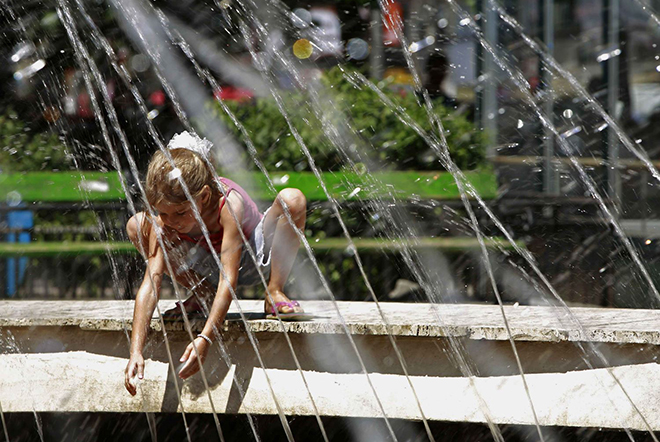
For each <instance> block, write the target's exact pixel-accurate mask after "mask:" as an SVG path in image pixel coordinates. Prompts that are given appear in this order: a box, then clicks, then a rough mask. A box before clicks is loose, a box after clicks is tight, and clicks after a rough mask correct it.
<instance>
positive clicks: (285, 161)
mask: <svg viewBox="0 0 660 442" xmlns="http://www.w3.org/2000/svg"><path fill="white" fill-rule="evenodd" d="M323 82H324V84H325V85H326V87H327V88H328V90H331V91H332V93H333V96H332V99H333V101H334V103H335V104H336V106H337V107H338V110H339V111H340V112H339V113H336V114H335V115H339V116H340V117H336V116H335V115H333V116H331V115H324V118H341V119H343V120H344V121H346V122H347V123H348V124H350V126H351V127H352V128H353V130H354V131H355V132H356V133H357V134H359V135H358V136H359V137H360V139H361V142H362V143H361V144H362V145H363V146H366V147H367V150H368V152H367V154H368V155H369V157H370V159H371V160H372V161H377V162H378V163H380V165H381V168H384V169H398V170H403V169H408V170H441V169H442V167H441V165H440V164H439V162H438V159H437V155H436V154H435V153H434V152H433V150H432V149H431V147H430V146H428V145H427V143H426V142H425V141H424V140H423V139H422V137H420V136H419V135H418V134H417V133H416V132H415V130H414V129H413V128H412V127H410V126H408V125H406V124H404V123H402V122H401V121H399V118H398V117H397V114H396V112H395V110H394V109H391V108H389V107H387V106H386V105H384V104H383V102H382V101H381V98H380V97H379V96H378V94H377V93H376V92H374V91H372V90H371V89H369V88H366V87H362V88H358V87H356V86H355V85H354V84H352V83H351V82H349V81H347V80H346V79H345V78H344V75H343V72H342V71H341V70H340V69H339V68H335V69H332V70H330V71H329V72H327V73H326V74H325V76H324V78H323ZM380 86H385V87H383V89H384V91H385V95H386V96H387V97H388V98H389V99H390V100H392V101H393V102H394V103H395V105H396V106H400V107H402V108H403V109H404V110H405V112H406V113H407V114H408V115H409V116H410V117H411V118H412V120H414V121H415V122H416V123H417V124H418V125H419V126H421V127H422V128H423V129H424V130H425V131H426V132H428V133H432V130H431V123H430V121H429V118H428V115H427V112H426V109H425V108H424V107H423V106H421V105H420V103H419V102H418V100H417V98H416V96H415V94H414V93H412V92H408V93H406V94H397V93H395V92H393V91H390V90H388V88H387V84H383V85H380ZM284 100H285V101H284V103H283V106H284V109H285V110H286V112H287V113H288V114H289V116H290V121H291V122H292V124H293V126H294V127H295V128H296V130H297V131H298V132H299V133H300V135H301V137H302V138H303V140H304V141H305V144H306V146H307V147H308V148H309V150H310V152H311V154H312V156H313V158H314V160H315V162H316V164H317V165H318V166H319V167H320V168H321V169H322V170H331V171H332V170H339V169H341V167H342V160H341V158H342V157H341V155H340V153H339V152H337V150H336V148H335V146H333V144H332V143H331V142H330V140H329V139H328V138H327V137H326V136H325V134H324V131H323V129H322V127H323V125H322V123H321V121H319V119H318V118H316V117H315V115H314V112H313V110H312V108H311V106H310V100H309V99H308V98H306V97H303V96H302V94H300V93H292V94H290V95H288V96H287V97H286V98H285V99H284ZM227 106H228V107H229V108H230V110H231V111H232V113H234V114H235V115H236V117H237V118H238V120H239V121H240V122H241V124H243V125H244V126H245V128H246V130H247V132H248V134H249V136H250V139H251V140H252V142H253V143H254V145H255V148H256V149H257V152H258V156H259V159H260V160H261V161H262V162H263V163H264V164H265V165H266V167H268V168H271V169H280V170H298V171H301V170H309V165H308V164H307V161H305V157H304V156H303V154H302V152H301V148H300V145H299V144H298V142H297V140H296V139H295V138H294V136H293V135H292V133H291V131H290V129H289V126H288V124H287V121H286V119H285V118H284V116H283V115H282V113H281V112H280V110H279V108H278V106H277V104H276V102H275V100H273V99H270V98H260V99H256V100H254V101H253V102H250V103H243V104H238V103H234V102H227ZM218 107H220V105H218ZM434 111H435V113H436V114H437V116H438V117H439V118H440V120H441V121H442V124H443V126H444V129H445V136H446V138H447V143H448V145H449V149H450V153H451V156H452V158H453V160H454V161H455V162H456V164H457V165H458V167H460V168H461V169H474V168H477V167H479V166H481V165H483V164H484V159H485V156H484V137H483V135H482V133H481V132H480V131H479V130H478V129H477V128H476V127H475V125H474V124H473V123H472V122H470V121H468V120H467V119H466V118H465V117H463V116H460V115H455V114H453V113H452V112H451V110H449V109H447V108H446V107H444V106H442V105H441V104H440V103H435V105H434ZM218 113H219V115H220V118H222V119H223V120H224V121H225V122H226V124H227V126H228V127H230V128H231V129H232V130H233V131H234V134H235V135H236V136H237V137H238V138H239V139H240V140H242V141H243V142H244V143H246V140H245V138H244V136H243V134H242V133H241V132H240V131H239V129H238V128H237V127H236V126H235V125H234V123H233V122H232V121H231V119H230V118H229V116H227V115H226V114H225V112H224V111H223V110H222V109H218ZM246 144H247V143H246Z"/></svg>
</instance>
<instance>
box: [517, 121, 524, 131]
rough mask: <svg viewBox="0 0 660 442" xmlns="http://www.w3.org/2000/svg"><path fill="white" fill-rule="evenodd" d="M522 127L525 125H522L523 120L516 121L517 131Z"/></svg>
mask: <svg viewBox="0 0 660 442" xmlns="http://www.w3.org/2000/svg"><path fill="white" fill-rule="evenodd" d="M524 125H525V123H523V120H518V129H522V127H523V126H524Z"/></svg>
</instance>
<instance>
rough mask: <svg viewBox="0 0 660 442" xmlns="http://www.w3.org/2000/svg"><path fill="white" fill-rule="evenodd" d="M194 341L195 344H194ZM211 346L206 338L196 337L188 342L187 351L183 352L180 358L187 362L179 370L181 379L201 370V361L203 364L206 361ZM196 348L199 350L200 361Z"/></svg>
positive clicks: (181, 360) (180, 360)
mask: <svg viewBox="0 0 660 442" xmlns="http://www.w3.org/2000/svg"><path fill="white" fill-rule="evenodd" d="M193 343H194V344H195V345H194V346H193ZM209 346H210V345H209V343H208V342H206V339H204V338H195V340H194V341H193V342H191V343H190V344H188V347H186V351H184V352H183V356H181V359H179V362H185V363H186V364H185V365H184V366H183V368H182V369H181V370H180V371H179V377H180V378H181V379H188V378H189V377H190V376H192V375H194V374H195V373H197V372H198V371H199V369H200V363H199V362H201V363H202V364H203V363H204V360H205V359H206V355H207V354H208V352H209ZM195 348H197V351H198V352H199V362H198V360H197V353H196V352H195Z"/></svg>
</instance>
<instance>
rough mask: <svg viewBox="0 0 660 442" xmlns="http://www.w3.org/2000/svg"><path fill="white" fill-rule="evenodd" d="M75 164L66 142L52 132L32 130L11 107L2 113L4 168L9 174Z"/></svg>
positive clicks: (0, 131) (0, 158)
mask: <svg viewBox="0 0 660 442" xmlns="http://www.w3.org/2000/svg"><path fill="white" fill-rule="evenodd" d="M70 167H71V159H70V158H69V156H68V155H67V152H66V148H65V147H64V144H63V143H62V142H61V141H60V139H59V138H58V136H57V135H56V134H54V133H50V132H32V131H31V130H30V128H29V127H28V126H27V125H26V124H25V123H24V122H23V121H21V120H20V119H19V118H18V115H17V114H16V113H15V112H14V111H12V110H11V109H10V110H9V111H7V112H6V113H4V114H0V169H2V171H3V172H6V173H15V172H27V171H40V170H48V171H50V170H62V169H69V168H70Z"/></svg>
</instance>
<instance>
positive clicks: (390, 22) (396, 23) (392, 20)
mask: <svg viewBox="0 0 660 442" xmlns="http://www.w3.org/2000/svg"><path fill="white" fill-rule="evenodd" d="M383 9H384V11H383V44H384V45H385V46H401V41H400V40H399V37H397V35H396V32H395V30H397V29H398V28H399V27H401V32H403V7H402V6H401V3H399V2H397V1H395V0H389V1H385V2H384V4H383Z"/></svg>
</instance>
